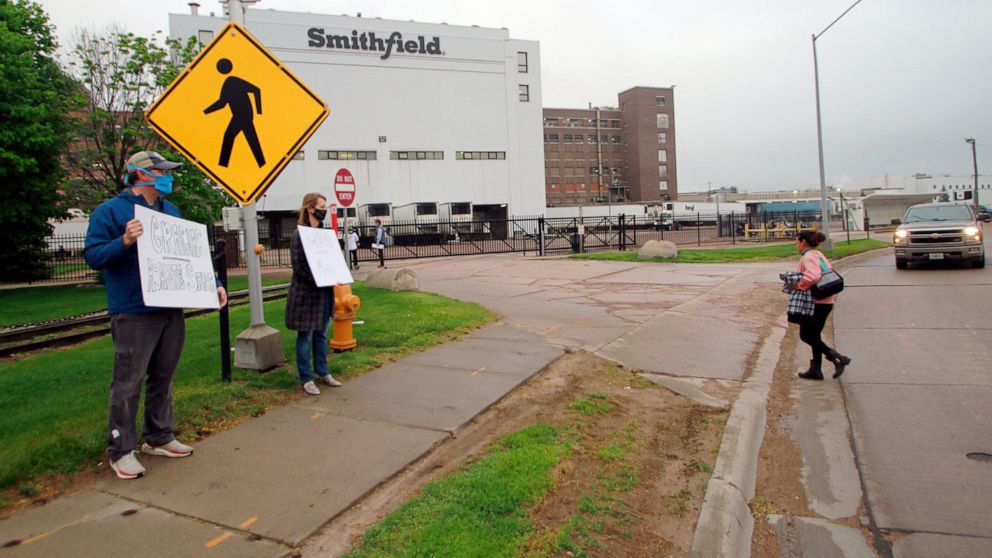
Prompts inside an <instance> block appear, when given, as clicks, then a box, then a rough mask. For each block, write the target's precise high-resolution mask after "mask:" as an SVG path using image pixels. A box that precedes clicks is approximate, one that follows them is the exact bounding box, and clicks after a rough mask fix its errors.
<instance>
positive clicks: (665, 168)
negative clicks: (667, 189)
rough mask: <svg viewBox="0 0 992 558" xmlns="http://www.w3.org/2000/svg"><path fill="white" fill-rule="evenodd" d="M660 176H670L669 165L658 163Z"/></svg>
mask: <svg viewBox="0 0 992 558" xmlns="http://www.w3.org/2000/svg"><path fill="white" fill-rule="evenodd" d="M658 176H659V177H661V178H668V165H658Z"/></svg>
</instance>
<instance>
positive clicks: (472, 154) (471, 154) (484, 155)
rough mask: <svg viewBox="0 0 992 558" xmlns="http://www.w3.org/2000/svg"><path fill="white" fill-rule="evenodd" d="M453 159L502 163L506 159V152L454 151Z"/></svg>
mask: <svg viewBox="0 0 992 558" xmlns="http://www.w3.org/2000/svg"><path fill="white" fill-rule="evenodd" d="M455 159H459V160H463V159H464V160H469V159H473V160H474V159H488V160H491V161H495V160H498V161H502V160H504V159H506V151H455Z"/></svg>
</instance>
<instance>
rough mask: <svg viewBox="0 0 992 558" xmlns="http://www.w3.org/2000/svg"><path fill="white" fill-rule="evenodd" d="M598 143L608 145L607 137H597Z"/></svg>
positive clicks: (608, 139)
mask: <svg viewBox="0 0 992 558" xmlns="http://www.w3.org/2000/svg"><path fill="white" fill-rule="evenodd" d="M599 143H610V138H609V137H608V136H599Z"/></svg>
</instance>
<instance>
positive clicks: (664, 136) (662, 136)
mask: <svg viewBox="0 0 992 558" xmlns="http://www.w3.org/2000/svg"><path fill="white" fill-rule="evenodd" d="M666 143H668V133H667V132H658V145H665V144H666Z"/></svg>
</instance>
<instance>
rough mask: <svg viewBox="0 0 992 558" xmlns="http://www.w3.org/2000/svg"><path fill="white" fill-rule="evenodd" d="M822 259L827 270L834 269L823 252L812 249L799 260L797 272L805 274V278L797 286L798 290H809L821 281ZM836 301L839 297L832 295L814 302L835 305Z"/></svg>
mask: <svg viewBox="0 0 992 558" xmlns="http://www.w3.org/2000/svg"><path fill="white" fill-rule="evenodd" d="M821 259H822V261H823V262H824V264H825V265H826V266H827V269H833V265H831V264H830V260H828V259H827V257H826V256H824V255H823V252H820V251H819V250H816V249H813V248H810V249H809V250H806V252H804V253H803V255H802V257H801V258H799V265H798V266H797V267H796V271H797V272H799V273H802V274H803V278H802V279H800V280H799V283H797V284H796V288H797V289H799V290H801V291H805V290H808V289H809V288H810V287H812V286H813V285H815V284H816V282H817V281H819V280H820V277H821V276H822V275H823V268H821V267H820V261H821ZM836 300H837V295H832V296H828V297H827V298H824V299H813V302H814V303H816V304H833V303H834V302H836Z"/></svg>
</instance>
